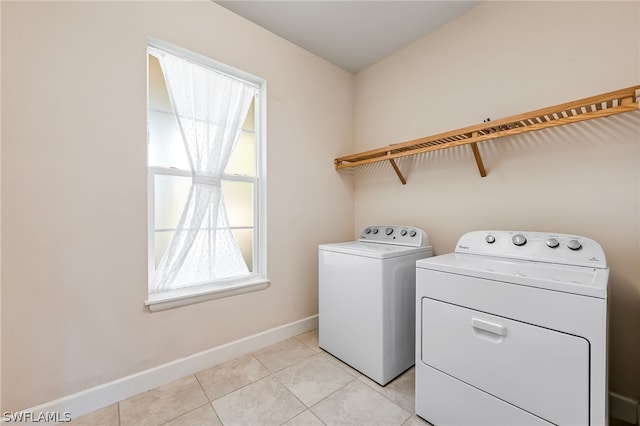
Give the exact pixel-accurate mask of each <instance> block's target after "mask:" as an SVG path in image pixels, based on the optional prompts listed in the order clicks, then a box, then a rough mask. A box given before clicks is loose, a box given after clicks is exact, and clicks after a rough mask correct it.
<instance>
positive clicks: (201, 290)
mask: <svg viewBox="0 0 640 426" xmlns="http://www.w3.org/2000/svg"><path fill="white" fill-rule="evenodd" d="M147 47H155V48H158V49H161V50H164V51H167V52H169V53H171V54H174V55H176V56H179V57H182V58H183V59H186V60H188V61H192V62H194V63H196V64H198V65H200V66H204V67H206V68H208V69H211V70H212V71H214V72H220V73H222V74H225V75H227V76H230V77H232V78H236V79H239V80H242V81H244V82H247V83H250V84H252V85H253V86H255V87H256V89H257V93H256V95H255V97H254V131H255V162H256V164H255V167H256V173H255V176H242V175H228V174H224V175H223V176H222V180H228V181H241V182H252V183H253V188H254V190H253V203H254V207H253V231H254V232H253V255H252V263H253V264H252V268H251V272H250V274H249V275H248V276H243V277H236V278H231V279H226V280H218V281H215V282H212V283H203V284H194V286H190V287H184V288H180V289H175V290H170V291H167V292H163V293H157V294H149V292H148V283H149V282H150V280H151V277H152V276H153V274H154V272H155V223H154V221H155V177H156V176H158V175H173V176H184V177H191V172H190V171H185V170H181V169H175V168H170V167H162V166H150V165H149V163H148V161H147V213H148V215H147V237H148V240H147V250H148V259H147V261H148V274H147V300H146V301H145V305H146V306H147V307H148V308H149V310H150V311H151V312H155V311H161V310H165V309H171V308H175V307H178V306H184V305H190V304H193V303H199V302H203V301H206V300H212V299H217V298H221V297H228V296H233V295H237V294H243V293H248V292H252V291H258V290H262V289H265V288H267V287H268V286H269V284H270V280H269V279H268V278H267V232H266V230H267V226H266V225H267V208H266V207H267V203H266V201H267V179H266V171H267V158H266V157H267V156H266V135H267V132H266V108H267V102H266V90H267V83H266V80H264V79H262V78H260V77H257V76H254V75H252V74H249V73H247V72H245V71H242V70H239V69H237V68H234V67H231V66H229V65H226V64H224V63H221V62H219V61H216V60H214V59H211V58H208V57H206V56H203V55H200V54H197V53H194V52H191V51H188V50H186V49H184V48H181V47H179V46H176V45H173V44H171V43H167V42H165V41H161V40H158V39H155V38H153V37H148V38H147ZM147 52H148V49H147ZM146 58H147V59H146V60H147V68H146V70H147V71H146V72H147V90H148V88H149V81H148V79H149V63H148V61H149V59H148V53H147V55H146ZM148 99H149V96H148V94H147V102H148ZM148 111H149V105H148V104H147V114H148ZM147 117H148V116H147ZM147 120H148V118H147ZM147 122H148V121H147ZM147 126H148V124H147ZM243 131H244V130H243ZM147 144H148V141H147ZM231 228H232V229H233V227H231Z"/></svg>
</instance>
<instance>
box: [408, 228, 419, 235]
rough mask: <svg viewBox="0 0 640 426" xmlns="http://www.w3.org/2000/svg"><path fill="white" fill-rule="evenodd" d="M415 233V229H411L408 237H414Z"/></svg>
mask: <svg viewBox="0 0 640 426" xmlns="http://www.w3.org/2000/svg"><path fill="white" fill-rule="evenodd" d="M416 234H417V232H416V231H415V229H412V230H411V231H410V232H409V236H410V237H415V236H416Z"/></svg>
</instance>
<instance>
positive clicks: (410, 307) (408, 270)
mask: <svg viewBox="0 0 640 426" xmlns="http://www.w3.org/2000/svg"><path fill="white" fill-rule="evenodd" d="M431 255H432V249H431V246H429V239H428V237H427V235H426V234H425V232H424V231H422V230H421V229H418V228H414V227H410V226H399V225H384V226H369V227H367V228H366V229H364V230H363V231H362V233H361V235H360V238H359V239H358V240H357V241H349V242H342V243H334V244H322V245H320V246H319V248H318V270H319V283H318V293H319V327H318V328H319V330H318V331H319V335H318V340H319V346H320V348H322V349H324V350H325V351H327V352H329V353H330V354H332V355H333V356H335V357H336V358H339V359H340V360H342V361H344V362H345V363H347V364H349V365H350V366H351V367H353V368H355V369H356V370H358V371H360V372H361V373H363V374H364V375H366V376H368V377H369V378H371V379H373V380H375V381H376V382H378V383H379V384H381V385H385V384H387V383H388V382H389V381H390V380H392V379H393V378H395V377H397V376H398V375H399V374H401V373H402V372H403V371H405V370H407V369H408V368H410V367H411V366H412V365H413V364H414V361H415V265H416V261H417V260H418V259H423V258H426V257H429V256H431Z"/></svg>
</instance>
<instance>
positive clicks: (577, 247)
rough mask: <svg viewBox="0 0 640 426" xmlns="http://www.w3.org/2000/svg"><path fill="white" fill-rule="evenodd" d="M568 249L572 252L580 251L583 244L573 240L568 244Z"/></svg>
mask: <svg viewBox="0 0 640 426" xmlns="http://www.w3.org/2000/svg"><path fill="white" fill-rule="evenodd" d="M567 247H569V248H570V249H571V250H580V249H581V248H582V244H580V241H578V240H571V241H569V242H568V243H567Z"/></svg>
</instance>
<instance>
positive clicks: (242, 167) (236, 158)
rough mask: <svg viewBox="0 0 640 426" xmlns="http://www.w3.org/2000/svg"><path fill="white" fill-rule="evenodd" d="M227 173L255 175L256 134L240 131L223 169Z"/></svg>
mask: <svg viewBox="0 0 640 426" xmlns="http://www.w3.org/2000/svg"><path fill="white" fill-rule="evenodd" d="M224 173H225V174H227V175H239V176H255V175H256V134H255V133H252V132H244V131H243V132H242V133H240V137H239V138H238V142H237V143H236V146H235V147H234V148H233V152H232V153H231V157H230V158H229V163H227V168H226V169H225V171H224Z"/></svg>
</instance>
